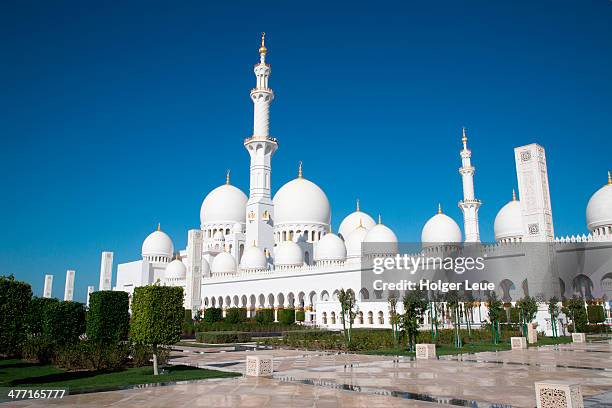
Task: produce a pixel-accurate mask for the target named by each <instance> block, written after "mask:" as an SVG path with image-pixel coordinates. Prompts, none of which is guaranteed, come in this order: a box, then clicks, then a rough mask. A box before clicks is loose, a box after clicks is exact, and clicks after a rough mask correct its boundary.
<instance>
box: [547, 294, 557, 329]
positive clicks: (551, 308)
mask: <svg viewBox="0 0 612 408" xmlns="http://www.w3.org/2000/svg"><path fill="white" fill-rule="evenodd" d="M558 303H559V299H557V298H556V297H554V296H553V297H551V298H550V300H549V301H548V313H549V314H550V325H551V327H552V335H553V337H558V336H559V334H558V333H557V319H558V317H559V306H557V304H558Z"/></svg>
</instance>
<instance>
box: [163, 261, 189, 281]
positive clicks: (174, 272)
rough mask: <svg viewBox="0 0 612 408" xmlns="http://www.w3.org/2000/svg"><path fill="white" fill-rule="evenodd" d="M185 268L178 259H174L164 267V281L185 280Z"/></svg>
mask: <svg viewBox="0 0 612 408" xmlns="http://www.w3.org/2000/svg"><path fill="white" fill-rule="evenodd" d="M186 276H187V267H186V266H185V264H184V263H183V262H181V261H180V260H179V259H175V260H174V261H172V262H170V263H169V264H168V265H167V266H166V271H165V273H164V277H165V278H166V279H185V277H186Z"/></svg>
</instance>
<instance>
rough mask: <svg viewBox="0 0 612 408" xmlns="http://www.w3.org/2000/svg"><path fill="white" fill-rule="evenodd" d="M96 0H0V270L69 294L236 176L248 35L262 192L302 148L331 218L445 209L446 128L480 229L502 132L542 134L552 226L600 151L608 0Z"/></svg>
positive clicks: (449, 193) (449, 166)
mask: <svg viewBox="0 0 612 408" xmlns="http://www.w3.org/2000/svg"><path fill="white" fill-rule="evenodd" d="M88 3H89V4H88ZM98 3H100V4H98ZM98 3H91V2H76V1H75V2H61V1H60V2H28V1H20V2H5V3H3V5H2V6H0V7H1V12H0V33H1V37H2V38H3V41H2V42H1V43H0V53H1V55H2V62H3V63H2V65H1V66H0V72H1V73H2V75H0V89H1V91H0V135H1V136H0V138H1V140H2V149H0V174H1V176H0V177H1V179H0V180H1V181H2V191H3V194H2V200H0V219H1V223H0V274H8V273H13V274H15V275H16V276H17V277H18V278H19V279H23V280H26V281H28V282H30V283H31V284H32V286H33V289H34V292H35V294H37V295H41V293H42V285H43V276H44V274H46V273H51V274H54V275H55V283H54V290H53V294H54V296H57V297H62V296H63V287H64V279H65V271H66V269H76V270H77V273H76V289H75V291H76V292H75V293H76V298H77V299H79V300H84V299H85V294H86V286H87V285H96V286H97V284H98V272H99V265H100V252H101V251H102V250H112V251H114V252H115V260H116V262H115V267H116V263H117V262H124V261H128V260H135V259H138V258H139V257H140V246H141V243H142V240H143V239H144V238H145V237H146V235H147V234H148V233H149V232H151V231H153V230H154V229H155V227H156V226H157V223H158V222H161V225H162V229H163V230H165V231H166V232H168V233H169V234H170V236H171V237H172V238H173V240H174V243H175V246H176V247H183V246H184V245H185V243H186V238H187V233H186V231H187V229H189V228H196V227H198V226H199V209H200V204H201V202H202V199H203V198H204V196H205V195H206V193H207V192H208V191H210V190H211V189H212V188H214V187H216V186H217V185H219V184H221V183H223V181H224V177H225V170H226V169H227V168H231V169H232V181H233V184H235V185H237V186H239V187H240V188H242V189H243V190H244V191H248V169H249V159H248V154H247V153H246V151H245V150H244V148H243V146H242V140H243V138H244V137H248V136H250V134H251V131H252V104H251V102H250V99H249V90H250V89H251V88H252V87H253V86H254V83H255V79H254V75H253V72H252V66H253V64H254V63H256V62H257V58H258V55H257V49H258V46H259V44H258V42H259V35H260V32H261V31H266V32H267V34H268V35H267V46H268V49H269V54H268V61H269V62H270V63H271V64H272V77H271V81H270V84H271V87H272V88H273V89H274V91H275V93H276V100H275V101H274V103H273V106H272V110H271V115H272V116H271V133H272V135H273V136H275V137H277V138H278V139H279V140H280V148H279V150H278V151H277V153H276V155H275V157H274V160H273V186H274V189H275V190H276V189H278V188H279V187H280V186H282V184H283V183H285V182H287V181H289V180H290V179H292V178H294V177H295V175H296V172H297V163H298V161H300V160H303V162H304V174H305V176H306V177H307V178H309V179H311V180H312V181H314V182H316V183H317V184H319V185H320V186H321V187H322V188H323V189H324V190H325V192H326V193H327V195H328V197H329V199H330V201H331V203H332V217H333V224H334V228H337V226H338V225H339V223H340V221H341V219H342V217H343V216H345V215H346V214H348V213H349V212H350V211H352V210H353V209H354V202H355V198H357V197H359V198H361V203H362V209H364V210H365V211H368V212H370V213H371V214H372V216H374V217H375V216H376V214H378V213H379V212H380V213H381V214H382V216H383V221H384V222H385V223H386V224H387V225H389V226H391V227H392V228H393V229H394V230H395V232H396V233H397V235H398V236H399V237H400V239H402V240H404V241H413V240H418V239H419V237H420V230H421V227H422V226H423V224H424V223H425V221H426V220H427V219H428V218H429V217H430V216H431V215H433V214H434V213H435V211H436V208H437V203H438V202H441V203H442V206H443V208H444V210H445V212H446V213H447V214H449V215H451V216H452V217H453V218H455V220H457V221H458V222H459V223H460V224H461V214H460V211H459V209H458V208H457V201H458V200H459V199H460V198H461V183H460V176H459V174H458V172H457V169H458V167H459V165H460V160H459V156H458V152H459V149H460V147H461V141H460V129H461V126H466V127H467V128H468V133H469V137H470V141H469V144H470V147H471V149H472V150H473V162H474V164H475V166H476V168H477V171H476V195H477V197H478V198H480V199H481V200H482V201H483V202H484V205H483V207H482V208H481V211H480V225H481V232H482V235H483V238H484V239H487V240H490V239H492V238H493V226H492V224H493V219H494V218H495V214H496V212H497V211H498V210H499V208H500V207H501V206H502V205H503V204H504V203H505V202H507V201H508V200H509V199H510V198H511V191H512V188H514V187H515V186H516V175H515V169H514V159H513V148H514V147H516V146H519V145H522V144H527V143H532V142H537V143H540V144H542V145H543V146H544V147H545V148H546V151H547V158H548V170H549V177H550V188H551V196H552V202H553V214H554V223H555V230H556V234H557V235H565V234H572V233H583V232H586V226H585V215H584V213H585V207H586V203H587V201H588V199H589V197H590V196H591V194H592V193H593V192H594V191H595V190H597V189H598V188H599V187H601V186H602V185H603V184H604V183H605V181H606V171H607V170H608V169H609V168H610V167H612V161H611V159H610V157H611V155H610V152H611V148H612V124H611V119H612V79H611V75H610V73H611V72H612V2H611V1H608V0H588V1H537V2H534V1H513V2H497V1H495V2H492V1H466V2H457V1H436V2H424V1H421V2H412V1H410V2H406V1H404V2H397V3H392V2H385V1H379V2H363V3H361V2H355V1H351V2H347V3H342V2H334V3H333V4H330V3H331V2H321V3H317V2H274V1H269V2H264V3H261V2H232V5H222V4H221V3H224V2H210V3H206V2H196V1H194V2H180V5H177V4H176V3H177V2H166V3H155V2H131V1H128V2H121V3H113V4H112V5H111V4H102V3H105V2H98Z"/></svg>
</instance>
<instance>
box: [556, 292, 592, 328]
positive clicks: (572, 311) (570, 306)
mask: <svg viewBox="0 0 612 408" xmlns="http://www.w3.org/2000/svg"><path fill="white" fill-rule="evenodd" d="M562 311H563V313H565V315H566V316H569V318H570V319H571V320H572V325H573V326H574V328H573V332H574V333H580V332H584V330H585V329H586V325H587V314H586V309H585V308H584V300H582V299H581V298H579V297H577V296H574V297H573V298H571V299H569V300H567V301H566V302H565V305H564V306H563V308H562Z"/></svg>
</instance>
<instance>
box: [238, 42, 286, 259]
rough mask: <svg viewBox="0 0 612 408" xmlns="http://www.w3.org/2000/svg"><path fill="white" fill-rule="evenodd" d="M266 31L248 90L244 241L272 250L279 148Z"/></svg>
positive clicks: (245, 144)
mask: <svg viewBox="0 0 612 408" xmlns="http://www.w3.org/2000/svg"><path fill="white" fill-rule="evenodd" d="M265 35H266V34H265V33H263V34H262V35H261V47H260V48H259V64H256V65H255V68H254V69H253V71H254V72H255V77H256V78H257V85H256V87H255V88H253V89H252V90H251V100H252V101H253V110H254V115H253V136H251V137H250V138H248V139H246V140H245V141H244V147H245V148H246V149H247V151H248V152H249V155H250V156H251V179H250V190H249V201H248V202H247V209H246V211H247V214H246V219H247V224H246V242H255V243H256V245H257V246H258V247H259V248H261V249H262V250H264V251H265V250H267V251H266V252H267V253H273V247H274V207H273V204H272V196H271V193H270V191H271V183H270V179H271V173H272V155H273V154H274V152H275V151H276V149H277V148H278V143H277V141H276V139H274V138H272V137H270V104H271V103H272V100H273V99H274V92H273V91H272V89H270V88H269V87H268V79H269V78H270V72H271V70H270V65H269V64H267V63H266V53H267V52H268V49H267V48H266V45H265Z"/></svg>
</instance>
